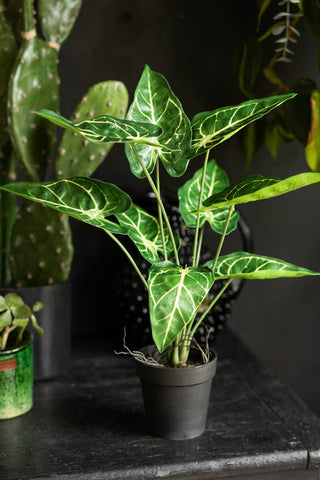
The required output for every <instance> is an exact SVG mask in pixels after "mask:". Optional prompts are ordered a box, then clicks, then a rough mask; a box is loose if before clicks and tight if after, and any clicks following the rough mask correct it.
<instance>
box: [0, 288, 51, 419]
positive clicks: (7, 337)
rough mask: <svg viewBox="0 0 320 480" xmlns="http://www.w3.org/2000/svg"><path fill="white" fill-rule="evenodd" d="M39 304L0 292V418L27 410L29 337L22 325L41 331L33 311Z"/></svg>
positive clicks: (30, 368) (30, 379) (30, 361)
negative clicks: (27, 303) (0, 293)
mask: <svg viewBox="0 0 320 480" xmlns="http://www.w3.org/2000/svg"><path fill="white" fill-rule="evenodd" d="M42 308H43V303H41V302H36V303H35V304H34V305H33V307H32V308H31V307H29V306H28V305H26V304H25V303H24V301H23V299H22V298H21V297H20V296H19V295H17V294H16V293H14V292H10V293H7V294H6V295H5V296H2V295H0V419H6V418H12V417H17V416H18V415H22V414H23V413H26V412H28V411H29V410H30V409H31V407H32V402H33V355H32V341H33V337H32V335H31V334H30V332H29V331H28V330H26V327H27V326H28V324H29V322H31V323H32V325H33V327H34V328H35V330H36V331H37V332H38V333H40V334H41V335H43V333H44V331H43V329H42V328H41V327H40V326H39V325H38V323H37V320H36V317H35V313H36V312H39V311H40V310H41V309H42Z"/></svg>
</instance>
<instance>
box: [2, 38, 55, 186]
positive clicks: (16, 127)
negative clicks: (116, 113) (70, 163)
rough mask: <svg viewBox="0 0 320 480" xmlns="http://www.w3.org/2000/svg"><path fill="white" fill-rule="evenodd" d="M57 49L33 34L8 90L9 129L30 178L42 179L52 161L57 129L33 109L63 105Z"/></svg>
mask: <svg viewBox="0 0 320 480" xmlns="http://www.w3.org/2000/svg"><path fill="white" fill-rule="evenodd" d="M57 56H58V53H57V51H56V50H55V49H53V48H50V47H49V46H48V45H47V44H46V43H45V42H43V41H42V40H40V39H38V38H37V37H33V38H31V39H29V40H25V41H24V42H23V44H22V47H21V49H20V52H19V55H18V58H17V61H16V64H15V67H14V69H13V73H12V76H11V79H10V84H9V91H8V109H9V112H8V114H9V131H10V137H11V141H12V143H13V145H14V147H15V150H16V153H17V156H18V158H19V160H20V161H21V163H22V165H23V167H24V170H25V172H26V174H27V176H28V178H29V179H30V180H32V181H39V180H40V181H41V180H42V179H43V177H44V174H45V171H46V169H47V166H48V163H49V161H50V155H51V149H52V146H53V143H54V136H55V128H54V126H51V125H49V124H48V122H45V121H43V120H42V119H41V118H38V117H37V116H36V115H34V114H33V113H30V112H31V111H36V110H40V109H41V108H44V107H45V108H52V109H56V110H57V109H58V108H59V80H58V76H57Z"/></svg>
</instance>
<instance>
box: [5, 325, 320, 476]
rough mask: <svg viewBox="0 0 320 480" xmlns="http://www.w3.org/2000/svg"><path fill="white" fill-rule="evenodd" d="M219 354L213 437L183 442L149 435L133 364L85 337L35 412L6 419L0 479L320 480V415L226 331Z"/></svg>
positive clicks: (39, 392) (38, 397)
mask: <svg viewBox="0 0 320 480" xmlns="http://www.w3.org/2000/svg"><path fill="white" fill-rule="evenodd" d="M216 350H217V352H218V355H219V361H218V370H217V375H216V376H215V379H214V382H213V387H212V391H211V397H210V404H209V410H208V418H207V428H206V431H205V432H204V433H203V435H202V436H201V437H198V438H195V439H192V440H186V441H183V442H181V441H180V442H176V441H169V440H163V439H159V438H155V437H152V436H151V435H149V434H147V433H146V424H145V418H144V414H143V403H142V398H141V392H140V385H139V380H138V378H137V376H136V375H135V363H134V361H133V360H132V359H131V358H128V357H124V356H121V357H117V356H115V355H114V353H113V352H112V348H110V347H109V348H108V347H107V345H106V339H102V338H99V339H97V340H95V341H92V342H91V343H90V342H89V340H88V339H85V340H83V343H82V345H81V344H78V345H77V346H76V350H75V355H74V363H73V368H72V369H71V370H70V372H69V373H65V374H64V375H63V376H61V377H59V378H57V379H54V380H52V381H51V382H38V383H37V384H36V385H35V389H34V407H33V409H32V410H31V411H30V412H29V413H27V414H26V415H23V416H21V417H19V418H16V419H13V420H6V421H2V422H0V452H1V455H0V477H1V479H4V480H18V479H23V480H39V479H40V480H48V479H51V478H54V479H55V480H69V479H70V480H75V479H76V480H138V479H139V480H150V479H151V478H163V479H174V480H177V479H178V478H185V479H188V480H199V479H214V478H220V479H221V478H226V479H227V478H228V479H230V477H231V478H232V480H236V479H237V480H238V479H239V480H240V479H241V478H242V480H244V479H245V480H258V479H260V475H261V476H262V478H263V480H266V479H269V478H270V479H272V480H274V479H276V480H279V479H281V480H287V479H290V480H298V479H299V480H307V479H308V480H311V479H312V480H318V475H319V470H318V468H319V465H320V455H319V452H320V448H319V447H320V419H319V418H318V417H317V416H316V415H314V414H313V413H312V412H311V411H310V410H309V409H308V408H307V407H306V406H305V405H304V404H303V403H302V402H301V400H300V399H299V398H297V397H296V396H295V395H294V394H293V393H292V392H290V390H288V388H287V387H285V386H284V385H283V384H282V383H280V382H279V380H278V379H277V378H275V377H274V376H273V375H271V374H270V373H269V372H268V371H267V370H266V369H265V368H264V367H262V366H261V365H260V364H258V362H257V361H256V360H255V359H254V357H253V356H252V355H251V354H250V353H249V352H248V351H247V349H246V348H244V346H243V344H242V343H240V342H239V340H238V339H237V338H236V337H234V336H233V335H232V334H231V333H230V332H229V330H228V328H226V329H225V331H224V334H223V335H220V337H218V339H217V342H216ZM260 480H261V479H260Z"/></svg>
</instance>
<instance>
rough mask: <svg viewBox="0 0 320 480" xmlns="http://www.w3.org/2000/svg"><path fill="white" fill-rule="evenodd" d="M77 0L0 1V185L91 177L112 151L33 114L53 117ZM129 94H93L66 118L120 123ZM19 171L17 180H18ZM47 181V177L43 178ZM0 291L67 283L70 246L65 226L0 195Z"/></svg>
mask: <svg viewBox="0 0 320 480" xmlns="http://www.w3.org/2000/svg"><path fill="white" fill-rule="evenodd" d="M81 4H82V0H38V1H37V2H36V6H35V5H33V0H0V44H1V49H0V66H1V68H0V184H6V183H8V182H12V181H16V180H17V176H18V175H19V176H21V175H24V178H25V179H26V180H28V181H30V182H40V181H43V180H44V179H45V178H46V179H47V178H56V179H62V178H67V177H70V176H73V175H85V176H90V175H91V174H92V173H93V172H94V171H95V169H96V168H97V167H98V166H99V165H100V163H101V162H102V161H103V160H104V158H105V156H106V155H107V154H108V152H109V150H110V148H111V146H112V144H111V143H109V144H108V145H105V144H104V145H102V144H100V145H97V144H91V143H90V144H89V142H88V141H87V140H84V139H83V138H80V137H75V136H74V135H72V134H71V133H70V132H65V133H64V135H63V136H62V137H61V139H60V141H59V143H58V145H56V146H55V148H53V147H54V143H55V134H56V128H55V126H54V125H53V124H49V123H48V122H45V121H43V119H41V118H40V117H38V116H37V115H35V114H34V113H33V111H36V110H39V109H41V108H50V109H53V110H58V109H59V97H60V79H59V75H58V62H59V52H60V48H61V46H62V45H63V44H64V42H65V41H66V39H67V38H68V36H69V34H70V32H71V30H72V28H73V25H74V23H75V21H76V19H77V15H78V12H79V10H80V8H81ZM127 104H128V94H127V91H126V88H125V86H124V85H123V84H122V83H121V82H117V81H104V82H100V83H98V84H96V85H94V86H92V87H91V88H90V89H89V91H88V92H87V93H86V94H85V95H84V97H83V98H82V100H81V101H80V103H79V105H78V106H77V107H76V109H75V110H74V112H73V114H72V119H75V120H81V119H84V118H87V117H89V118H90V117H95V116H98V115H100V114H102V113H106V112H108V113H109V114H110V115H114V116H117V117H118V118H122V117H124V116H125V114H126V109H127ZM21 170H22V172H21ZM49 175H50V176H49ZM0 230H1V235H0V286H1V287H9V286H10V287H13V286H14V287H22V286H39V285H40V286H41V285H47V284H51V283H56V282H61V281H64V280H66V279H67V278H68V277H69V273H70V267H71V262H72V258H73V244H72V237H71V229H70V226H69V219H68V218H67V217H66V216H65V215H63V214H61V213H60V214H59V213H58V212H55V211H53V210H51V209H48V208H45V207H43V206H42V205H40V204H35V203H33V202H28V201H25V202H24V203H23V204H22V205H19V206H18V205H17V203H16V201H15V199H14V198H13V197H12V196H8V195H7V194H6V193H5V192H1V194H0Z"/></svg>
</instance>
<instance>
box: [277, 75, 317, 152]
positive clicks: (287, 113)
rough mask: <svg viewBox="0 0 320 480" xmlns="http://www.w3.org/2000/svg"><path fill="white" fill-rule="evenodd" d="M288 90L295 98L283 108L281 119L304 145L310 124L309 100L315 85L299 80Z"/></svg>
mask: <svg viewBox="0 0 320 480" xmlns="http://www.w3.org/2000/svg"><path fill="white" fill-rule="evenodd" d="M290 88H291V90H292V91H294V92H296V93H297V96H296V97H295V98H294V99H293V100H292V102H288V103H286V105H285V106H284V108H283V118H284V121H285V123H286V125H287V127H288V128H289V129H290V131H291V132H292V133H293V135H294V136H295V138H296V139H297V140H299V142H301V143H302V145H306V143H307V140H308V135H309V131H310V123H311V103H310V98H311V94H312V91H313V90H316V89H317V84H316V83H315V82H314V81H313V80H311V79H310V78H300V79H299V80H297V81H296V82H294V83H293V84H292V85H291V87H290Z"/></svg>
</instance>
